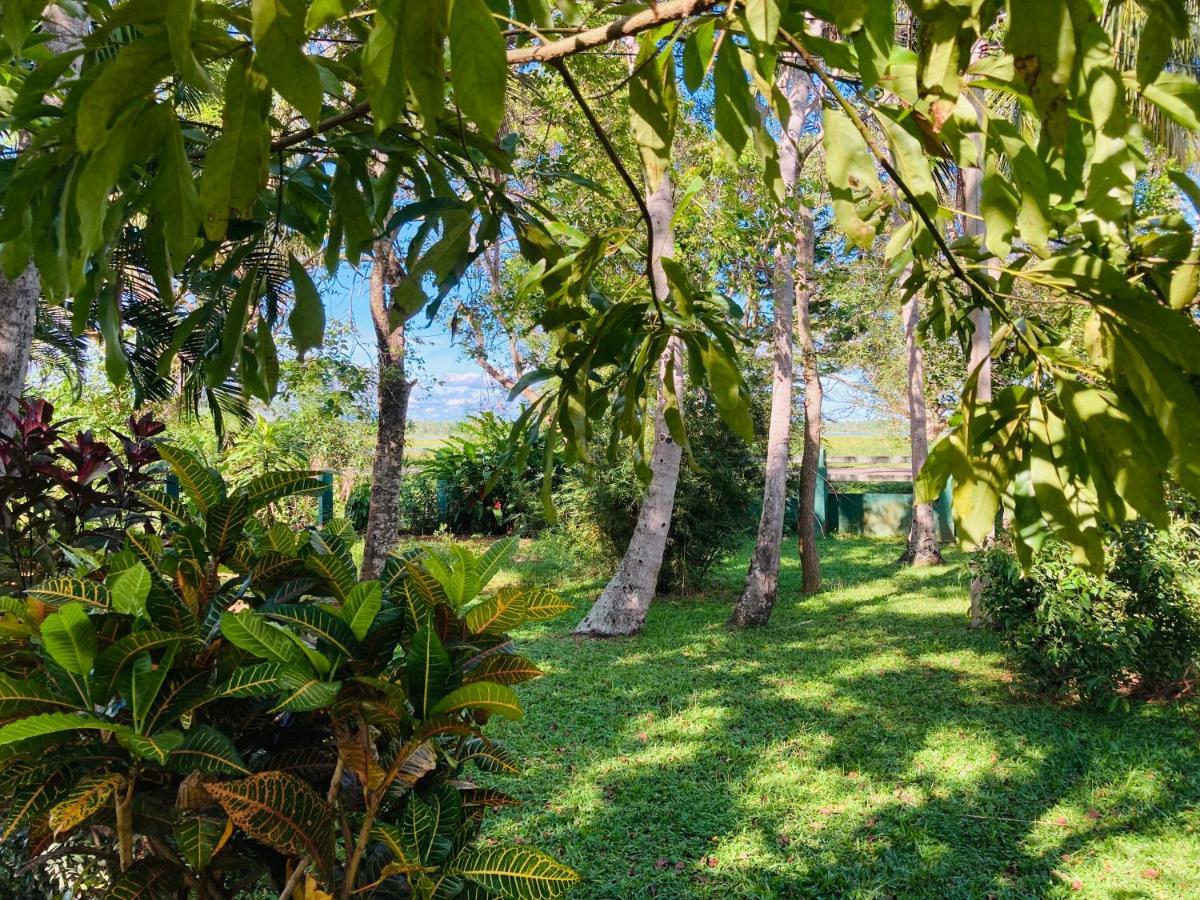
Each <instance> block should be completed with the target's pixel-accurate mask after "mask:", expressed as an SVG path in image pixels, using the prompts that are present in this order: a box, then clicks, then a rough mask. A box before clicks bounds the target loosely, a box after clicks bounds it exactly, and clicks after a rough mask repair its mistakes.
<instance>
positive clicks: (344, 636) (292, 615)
mask: <svg viewBox="0 0 1200 900" xmlns="http://www.w3.org/2000/svg"><path fill="white" fill-rule="evenodd" d="M258 613H259V615H262V616H266V617H267V618H269V619H274V620H275V621H277V622H287V623H290V624H292V625H298V626H300V627H301V628H304V629H306V630H308V631H311V632H312V633H313V634H315V635H317V637H319V638H321V640H323V641H325V642H326V643H328V644H329V645H330V646H331V647H333V648H334V649H335V650H337V651H338V652H339V653H341V654H342V655H343V656H345V657H347V658H351V657H353V656H354V647H355V639H356V638H357V637H358V635H357V634H356V633H354V632H352V630H351V628H350V627H348V624H347V623H346V622H343V621H342V620H341V619H339V618H338V617H337V615H335V614H334V613H333V612H331V611H330V610H328V609H325V608H324V607H322V606H317V605H316V604H314V603H268V604H266V605H265V606H260V607H259V608H258Z"/></svg>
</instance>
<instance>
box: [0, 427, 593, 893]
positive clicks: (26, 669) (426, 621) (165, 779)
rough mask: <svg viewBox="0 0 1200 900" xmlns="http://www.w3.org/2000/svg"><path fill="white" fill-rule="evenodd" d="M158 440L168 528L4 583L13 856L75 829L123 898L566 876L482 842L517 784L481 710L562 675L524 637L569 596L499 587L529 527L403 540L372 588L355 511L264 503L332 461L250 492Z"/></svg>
mask: <svg viewBox="0 0 1200 900" xmlns="http://www.w3.org/2000/svg"><path fill="white" fill-rule="evenodd" d="M159 451H160V453H161V454H162V456H163V458H164V459H166V460H167V461H168V463H169V464H170V465H171V467H172V468H173V469H174V470H175V472H176V473H177V474H178V476H179V479H180V482H181V484H182V485H183V486H184V488H185V489H186V491H187V498H186V500H175V499H173V498H170V497H167V496H166V495H165V494H163V495H155V497H154V500H155V506H156V508H157V510H158V512H159V514H160V516H161V520H162V521H161V525H162V527H161V528H160V533H159V534H151V533H147V532H145V531H142V530H138V529H131V530H130V531H129V533H128V538H127V544H126V546H124V547H123V548H122V549H121V550H119V551H117V552H115V553H112V554H110V555H109V556H108V557H107V558H106V559H105V560H104V562H103V564H102V565H101V566H100V567H99V568H97V569H96V570H95V571H93V572H90V573H88V574H86V575H85V576H83V577H79V576H78V575H76V576H75V577H58V578H55V579H53V580H52V581H50V582H48V583H45V584H41V585H36V586H34V587H32V588H30V589H28V590H27V591H25V592H24V595H23V596H21V597H5V598H0V611H2V613H3V622H4V625H5V627H4V629H3V631H2V632H0V703H2V704H3V707H4V718H5V720H6V724H5V725H3V727H0V762H2V763H3V765H2V767H0V804H2V805H3V807H4V809H5V818H4V821H5V831H4V835H5V838H6V840H5V843H4V845H3V848H4V851H5V852H6V853H7V852H11V851H13V850H14V849H15V850H17V851H19V852H20V853H21V855H22V856H23V857H24V858H25V859H28V858H32V857H37V856H38V855H39V854H42V853H43V852H45V851H46V850H47V848H49V847H51V845H54V847H55V849H54V850H53V853H54V857H55V859H56V863H55V865H57V864H58V862H61V860H58V858H59V857H60V856H65V857H69V858H71V859H75V858H76V855H73V854H72V853H71V852H70V851H71V850H72V848H78V849H79V854H77V857H78V858H84V857H87V858H88V859H91V860H94V862H95V863H96V867H98V876H99V879H100V883H99V884H98V885H96V887H97V888H98V889H99V893H100V894H103V895H104V896H107V897H135V896H137V897H147V898H149V897H175V896H180V895H181V892H183V891H184V890H185V889H187V890H188V891H189V893H190V894H191V895H193V896H199V897H208V896H247V895H251V894H252V893H253V890H254V885H256V884H259V885H261V884H263V883H264V882H269V883H270V885H271V887H272V896H274V895H276V894H278V892H279V890H280V888H281V887H282V885H283V882H284V881H286V880H287V878H288V877H289V874H290V873H292V872H295V871H296V869H297V867H298V866H301V865H304V866H307V867H308V869H307V872H306V873H305V875H304V891H303V895H304V896H306V897H309V896H327V895H328V894H336V895H338V896H350V895H351V894H352V893H355V892H357V891H358V890H363V889H366V888H367V887H368V886H370V887H371V888H372V889H373V892H376V891H377V892H378V893H377V894H376V895H377V896H418V897H433V896H435V895H436V896H439V897H441V896H458V895H460V894H461V895H464V896H465V895H470V896H484V895H486V896H489V897H492V896H498V897H518V896H521V897H524V896H534V895H535V894H536V895H537V896H539V897H547V898H550V897H555V896H557V895H558V894H560V893H561V892H563V891H565V890H566V889H567V887H569V885H570V884H571V883H572V882H573V881H574V880H575V878H576V876H575V874H574V873H573V872H571V870H569V869H567V868H566V867H564V866H561V865H560V864H559V863H557V862H556V861H555V860H553V859H552V858H550V857H548V856H546V855H545V854H543V853H541V852H539V851H537V850H534V849H532V848H529V847H526V846H516V847H507V848H506V847H497V846H483V845H481V844H480V843H479V842H478V840H477V837H478V834H479V829H480V826H481V823H482V821H483V819H484V816H485V814H486V813H487V811H488V810H490V809H497V808H502V807H504V806H507V805H510V804H512V803H514V802H515V801H514V800H513V799H512V798H511V797H508V796H506V795H504V794H502V793H500V792H498V791H495V790H492V789H490V788H487V787H485V786H483V785H481V784H479V783H478V779H479V774H484V775H486V774H487V773H494V772H504V773H515V772H516V771H517V762H516V760H515V759H514V758H513V757H512V755H511V754H510V753H509V751H507V750H506V749H505V748H504V747H502V746H501V745H500V744H498V743H496V742H495V741H493V740H491V739H490V738H489V737H487V736H486V735H485V733H484V729H485V727H486V725H487V722H488V720H489V717H490V716H493V715H495V716H501V717H504V718H517V717H519V716H520V715H521V706H520V702H519V700H518V698H517V696H516V694H515V693H514V692H513V690H512V688H511V685H513V684H516V683H519V682H521V681H524V680H527V679H529V678H532V677H536V676H537V675H539V674H540V672H539V671H538V669H537V667H536V666H535V665H534V664H533V663H532V662H531V661H530V660H527V659H524V658H522V657H520V656H516V655H514V654H512V653H511V652H510V648H511V642H510V640H509V638H508V637H507V635H506V634H505V632H506V631H507V630H508V629H510V628H513V627H516V626H518V625H520V624H521V623H522V622H524V621H528V620H541V619H547V618H550V617H552V616H554V615H557V614H559V613H560V612H562V611H564V610H565V609H566V608H567V607H566V605H565V604H564V603H562V601H561V600H559V599H558V597H557V596H556V595H554V594H552V593H550V592H548V591H545V590H540V589H530V590H523V589H520V588H515V587H510V588H503V589H501V590H499V591H498V592H496V593H494V594H490V595H486V596H485V595H481V594H480V591H481V590H482V589H483V588H484V586H485V585H486V584H487V583H488V581H489V579H490V578H491V577H492V576H493V575H495V574H496V572H497V571H498V570H499V569H500V568H501V566H502V565H504V563H505V562H506V560H507V559H508V557H509V556H510V555H511V553H512V551H513V549H514V547H515V541H512V540H508V541H499V542H497V543H495V544H494V545H492V547H490V548H489V549H488V550H487V551H486V552H485V553H484V554H482V555H480V556H476V555H474V554H473V553H471V552H470V551H469V550H467V549H465V548H463V547H461V546H451V547H450V548H449V551H448V552H446V553H444V554H441V553H433V552H424V551H419V550H417V551H410V552H409V553H407V554H404V555H393V556H392V557H390V558H389V560H388V563H387V565H386V567H385V569H384V571H383V574H382V577H381V578H380V579H379V580H377V581H366V582H360V581H359V580H358V577H357V572H356V570H355V567H354V563H353V560H352V558H351V555H350V551H349V548H348V545H347V543H346V534H347V532H348V526H347V527H343V525H341V524H338V523H333V524H331V525H330V526H328V527H326V528H325V529H323V530H321V531H320V532H316V531H313V530H293V529H291V528H289V527H287V526H286V525H284V524H282V523H279V522H276V523H274V524H270V525H267V524H265V522H264V521H260V520H259V519H258V518H256V516H257V515H259V514H260V513H261V511H262V510H263V509H264V508H265V507H267V506H268V505H269V504H271V503H273V502H276V501H278V500H280V499H282V498H285V497H289V496H294V495H296V494H298V493H314V492H317V491H319V490H321V489H322V486H323V485H322V483H321V482H320V481H319V480H318V479H316V478H314V477H312V476H311V473H305V472H293V473H270V474H266V475H263V476H260V477H259V478H256V479H254V480H252V481H250V482H247V483H246V484H245V485H243V486H242V487H240V488H237V489H231V488H230V487H229V486H228V485H226V484H225V482H224V481H223V480H222V479H221V478H220V476H219V475H218V473H217V472H216V471H215V470H213V469H210V468H207V467H205V466H204V465H203V464H202V463H201V462H200V461H199V460H198V459H197V458H196V457H194V456H192V455H190V454H188V453H187V452H185V451H183V450H181V449H179V448H177V447H174V446H172V445H170V444H162V445H160V447H159ZM477 773H479V774H477ZM339 822H340V823H342V825H343V826H344V828H339ZM64 851H65V852H64ZM22 861H24V859H23V860H22ZM51 871H54V870H53V869H52V870H51ZM73 886H75V887H77V886H79V885H78V883H76V884H74V885H73ZM63 887H65V885H62V884H60V885H59V888H60V890H59V893H61V889H62V888H63ZM322 890H323V891H326V892H328V894H324V895H323V894H321V893H320V891H322ZM235 892H236V893H235Z"/></svg>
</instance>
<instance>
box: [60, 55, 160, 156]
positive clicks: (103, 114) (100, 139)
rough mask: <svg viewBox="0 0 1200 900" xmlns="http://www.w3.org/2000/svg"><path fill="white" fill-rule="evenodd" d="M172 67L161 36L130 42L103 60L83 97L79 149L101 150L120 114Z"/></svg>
mask: <svg viewBox="0 0 1200 900" xmlns="http://www.w3.org/2000/svg"><path fill="white" fill-rule="evenodd" d="M171 68H172V64H171V56H170V51H169V50H168V48H167V46H166V43H165V42H164V41H162V40H161V38H158V39H155V38H143V39H141V40H135V41H132V42H131V43H127V44H125V45H124V46H122V47H121V48H120V49H119V50H118V51H117V53H116V55H114V56H112V57H111V58H109V59H107V60H106V61H104V62H103V63H102V65H101V66H100V71H99V74H97V75H96V77H95V80H93V81H92V83H91V85H90V86H89V87H88V88H87V90H86V91H85V92H84V95H83V97H82V98H81V100H80V104H79V109H78V113H77V116H76V125H75V142H76V143H77V144H78V146H79V150H80V152H82V153H91V152H93V151H95V150H98V149H99V148H100V147H101V146H102V145H103V144H104V142H105V141H107V140H108V139H109V136H110V135H111V134H112V129H113V126H114V124H115V123H116V120H117V119H118V118H119V116H120V114H121V113H122V112H124V111H125V110H126V109H127V108H128V107H129V105H130V104H132V103H135V102H138V101H139V100H142V99H143V98H146V97H148V96H149V95H150V94H151V93H152V91H153V89H154V86H155V85H156V84H158V82H159V81H161V80H162V79H163V78H165V77H166V76H167V74H168V73H169V72H170V71H171ZM122 137H124V136H122Z"/></svg>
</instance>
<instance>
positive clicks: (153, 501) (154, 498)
mask: <svg viewBox="0 0 1200 900" xmlns="http://www.w3.org/2000/svg"><path fill="white" fill-rule="evenodd" d="M133 493H134V495H135V496H136V497H137V498H138V499H139V500H141V501H142V502H143V503H145V504H146V505H147V506H149V507H150V508H151V509H153V510H156V511H157V512H159V513H161V514H162V515H163V516H165V517H166V518H168V519H170V520H171V521H172V522H174V523H175V524H176V525H186V524H187V522H188V512H187V507H186V506H184V505H183V504H182V503H181V502H179V500H177V499H176V498H174V497H172V496H171V495H170V494H168V493H167V492H166V491H158V490H145V491H134V492H133Z"/></svg>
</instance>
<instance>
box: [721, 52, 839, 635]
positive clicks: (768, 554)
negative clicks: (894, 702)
mask: <svg viewBox="0 0 1200 900" xmlns="http://www.w3.org/2000/svg"><path fill="white" fill-rule="evenodd" d="M779 80H780V88H781V90H782V91H783V93H784V95H785V96H786V98H787V102H788V111H789V115H788V120H787V122H786V123H785V128H784V129H783V132H782V134H781V136H780V141H779V160H780V170H781V177H782V178H783V184H784V188H785V190H786V193H787V199H788V202H789V203H799V202H801V201H800V200H798V198H797V197H796V179H797V178H798V177H799V174H800V168H801V167H802V166H803V164H804V160H805V159H806V158H807V152H802V150H801V147H800V141H801V137H802V135H803V132H804V125H805V120H806V119H807V116H808V113H809V108H810V97H811V94H812V86H811V83H810V81H809V76H808V75H806V74H803V73H801V72H798V71H796V70H794V69H786V70H785V71H784V74H782V75H781V76H780V79H779ZM784 209H785V210H788V206H786V205H785V207H784ZM781 229H782V232H783V235H782V236H781V238H780V239H779V241H778V242H777V244H776V248H775V266H776V269H775V279H774V302H773V307H772V309H773V319H774V323H773V329H772V331H773V334H772V342H771V351H772V368H771V420H770V428H769V432H768V435H767V465H766V472H765V477H764V480H763V505H762V514H761V516H760V517H759V523H758V537H757V540H756V541H755V544H754V552H753V554H752V555H751V557H750V566H749V569H748V570H747V572H746V580H745V583H744V584H743V586H742V594H741V596H740V597H739V598H738V602H737V604H736V605H735V606H734V610H733V615H732V617H731V618H730V623H731V624H732V625H735V626H739V627H743V626H747V625H764V624H766V622H767V619H768V618H770V615H771V610H772V608H773V607H774V606H775V599H776V597H777V596H778V594H779V560H780V551H781V546H780V545H781V543H782V541H783V522H784V513H785V512H786V506H787V484H788V469H789V468H790V465H791V434H792V381H793V369H792V331H793V327H794V325H793V321H794V318H793V312H794V310H795V307H796V305H797V302H798V301H801V300H802V302H803V303H804V304H805V305H806V307H807V305H808V301H809V293H810V284H811V280H812V277H813V273H812V264H813V246H812V234H811V229H812V216H811V213H809V212H808V210H804V211H803V212H797V213H793V214H791V215H786V216H785V217H784V221H783V224H782V226H781ZM797 270H799V278H797V275H796V272H797ZM804 315H806V316H807V315H808V313H807V311H806V312H805V314H804ZM810 343H811V340H810ZM806 376H807V370H806ZM817 389H818V391H819V390H820V382H819V379H818V380H817ZM807 391H808V387H807V384H806V393H805V402H806V405H805V414H806V428H805V447H806V448H807V446H808V435H809V430H808V428H807V414H808V405H807V399H808V393H807ZM818 415H819V407H818ZM817 442H818V445H819V442H820V435H819V433H818V436H817ZM815 469H816V466H815V463H814V465H813V470H814V471H815ZM808 487H809V486H807V485H805V486H802V488H801V491H802V492H803V491H804V490H806V489H808ZM811 488H812V489H813V490H814V491H815V489H816V483H815V480H814V481H813V484H812V485H811ZM802 505H803V502H802ZM808 509H809V511H810V516H809V522H808V528H809V530H810V531H811V529H812V516H811V510H812V501H811V500H810V501H809V503H808ZM804 527H805V526H804V523H801V534H802V535H803V533H804ZM801 540H802V541H803V540H804V538H803V537H802V538H801ZM809 546H810V547H812V548H813V550H814V555H813V557H815V541H814V542H812V543H810V544H809ZM813 557H806V558H805V559H804V560H803V564H804V566H805V572H806V573H808V572H809V571H810V570H811V567H812V566H813V565H814V563H815V559H814V558H813ZM807 577H808V576H807V574H806V581H807ZM806 587H807V584H806Z"/></svg>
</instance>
